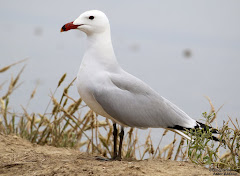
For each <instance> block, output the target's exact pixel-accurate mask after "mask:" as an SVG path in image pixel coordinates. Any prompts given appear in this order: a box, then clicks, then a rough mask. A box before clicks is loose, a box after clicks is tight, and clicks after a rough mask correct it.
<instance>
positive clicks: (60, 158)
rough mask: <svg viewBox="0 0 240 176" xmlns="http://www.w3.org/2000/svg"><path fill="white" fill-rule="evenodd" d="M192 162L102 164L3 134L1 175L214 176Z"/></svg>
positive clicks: (88, 157)
mask: <svg viewBox="0 0 240 176" xmlns="http://www.w3.org/2000/svg"><path fill="white" fill-rule="evenodd" d="M213 174H214V172H210V171H209V170H208V169H206V168H203V167H200V166H197V165H194V164H192V163H189V162H177V161H170V160H144V161H131V162H130V161H98V160H95V157H94V156H90V155H87V154H84V153H81V152H79V151H77V150H73V149H65V148H55V147H51V146H39V145H36V144H31V143H30V142H28V141H27V140H24V139H22V138H20V137H17V136H11V135H8V136H6V135H3V134H0V175H14V176H15V175H26V176H28V175H31V176H32V175H38V176H40V175H41V176H43V175H99V176H100V175H101V176H106V175H123V176H125V175H196V176H198V175H213Z"/></svg>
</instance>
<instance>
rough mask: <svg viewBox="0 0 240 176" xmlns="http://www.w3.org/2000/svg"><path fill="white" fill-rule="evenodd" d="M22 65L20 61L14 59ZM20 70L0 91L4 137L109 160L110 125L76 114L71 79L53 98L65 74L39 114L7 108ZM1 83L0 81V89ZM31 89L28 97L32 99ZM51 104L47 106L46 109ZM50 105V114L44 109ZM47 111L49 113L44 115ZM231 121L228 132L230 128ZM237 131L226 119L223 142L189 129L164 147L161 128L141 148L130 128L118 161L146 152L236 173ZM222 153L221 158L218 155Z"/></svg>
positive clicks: (79, 102)
mask: <svg viewBox="0 0 240 176" xmlns="http://www.w3.org/2000/svg"><path fill="white" fill-rule="evenodd" d="M20 62H23V61H20ZM20 62H18V63H14V64H11V65H9V66H6V67H4V68H2V69H0V73H2V72H6V71H8V70H9V69H10V68H11V67H12V66H14V65H16V64H19V63H20ZM24 67H25V66H23V68H22V69H21V70H20V71H19V73H18V74H17V76H16V77H12V79H11V81H10V82H9V86H8V89H7V91H6V92H0V132H1V133H4V134H11V133H14V134H16V135H18V136H21V137H22V138H25V139H28V140H29V141H31V142H32V143H37V144H40V145H45V144H47V145H51V146H56V147H71V148H76V149H80V150H81V151H85V152H86V153H90V154H97V155H102V156H105V157H111V156H112V152H111V151H113V142H112V141H113V140H112V131H113V128H112V123H111V121H109V120H107V119H106V120H104V121H99V120H98V119H97V114H95V113H94V112H93V111H92V110H89V111H88V112H86V113H85V114H84V115H82V113H81V112H82V108H84V107H85V105H84V104H83V102H82V100H81V98H80V99H77V100H75V99H73V98H72V97H70V96H69V95H68V91H69V90H70V88H71V85H72V84H73V82H74V80H73V81H72V82H71V83H70V84H69V85H68V86H67V87H65V88H64V89H63V90H62V95H61V97H60V98H59V100H58V99H57V98H56V97H55V93H56V91H61V88H60V87H61V84H62V82H63V81H64V80H65V78H66V74H64V75H63V76H62V78H61V79H60V80H59V82H58V84H57V86H56V90H55V91H54V93H53V94H52V96H51V100H50V102H49V104H48V105H47V107H46V110H45V112H44V113H31V114H29V113H28V112H27V110H26V108H24V107H22V113H19V114H16V113H14V112H12V111H11V110H10V108H9V101H10V98H11V94H12V93H13V92H14V91H15V90H16V89H17V87H19V86H20V85H21V84H19V79H20V76H21V73H22V72H23V70H24ZM5 84H6V82H3V83H0V90H2V89H1V88H2V87H3V86H5ZM35 92H36V88H35V89H34V90H33V92H32V93H31V95H30V99H29V102H28V104H29V103H30V101H31V99H33V98H34V95H35ZM209 103H210V105H211V112H210V113H209V114H207V113H203V117H205V120H206V124H208V125H210V124H211V123H212V122H213V121H214V120H215V119H216V117H217V112H218V111H215V108H214V106H213V105H212V103H211V101H210V99H209ZM50 104H52V105H53V106H50ZM49 107H52V110H48V109H49ZM47 112H50V113H47ZM229 123H231V124H232V125H233V126H234V128H230V127H229V126H228V124H229ZM239 130H240V127H239V123H238V121H237V119H236V120H235V121H234V120H232V119H231V118H230V117H229V120H228V121H227V122H225V123H224V124H223V125H222V127H221V128H219V131H220V132H221V134H220V135H219V138H220V139H221V141H223V140H224V141H225V143H223V142H220V143H218V142H213V141H212V140H210V139H208V138H209V136H211V132H210V131H208V132H206V133H204V132H202V131H197V132H193V131H190V132H189V135H192V137H193V138H194V139H195V140H194V141H192V142H186V141H185V140H184V139H183V138H181V140H180V141H177V139H176V137H175V136H174V138H173V140H172V142H171V143H170V144H168V145H166V146H164V147H162V148H161V147H160V146H161V141H162V138H164V136H165V135H166V133H168V130H165V131H164V133H163V135H162V138H161V140H160V142H159V144H158V146H157V148H156V149H154V147H153V143H152V140H151V135H150V132H149V134H148V136H147V138H146V140H145V143H144V144H143V145H139V140H138V132H137V129H133V128H130V130H129V131H128V133H127V135H125V138H124V143H123V157H124V158H129V159H136V158H138V159H143V158H145V157H146V154H147V155H148V156H149V158H165V159H172V160H188V159H189V160H191V161H192V162H194V163H196V164H198V165H204V166H206V167H209V168H223V169H232V170H235V171H238V172H240V162H239V160H240V156H239V155H240V150H239V145H240V131H239ZM221 151H224V154H221V155H220V153H221Z"/></svg>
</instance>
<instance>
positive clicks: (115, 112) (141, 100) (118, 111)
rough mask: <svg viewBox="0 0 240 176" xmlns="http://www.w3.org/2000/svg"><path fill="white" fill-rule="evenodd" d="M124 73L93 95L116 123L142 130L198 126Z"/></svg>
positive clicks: (175, 107) (95, 91) (169, 103)
mask: <svg viewBox="0 0 240 176" xmlns="http://www.w3.org/2000/svg"><path fill="white" fill-rule="evenodd" d="M123 73H124V74H112V75H111V76H110V77H109V78H110V81H109V83H108V84H106V85H104V86H99V87H98V89H96V90H94V92H93V96H94V97H95V99H96V101H97V102H98V103H99V104H100V105H101V106H102V108H103V109H104V111H105V112H106V113H108V114H109V115H110V116H111V117H112V118H114V119H116V121H119V122H121V123H122V124H124V125H127V126H131V127H139V128H147V127H162V128H168V127H174V126H175V125H179V126H182V127H188V128H192V127H194V126H195V125H196V122H195V120H193V119H192V118H190V117H189V116H188V115H187V114H186V113H184V112H183V111H182V110H180V109H179V108H178V107H177V106H175V105H174V104H172V103H171V102H170V101H168V100H166V99H165V98H163V97H161V96H160V95H159V94H158V93H156V92H155V91H154V90H152V89H151V88H150V87H149V86H148V85H146V84H145V83H144V82H142V81H141V80H139V79H138V78H136V77H134V76H132V75H130V74H128V73H126V72H123Z"/></svg>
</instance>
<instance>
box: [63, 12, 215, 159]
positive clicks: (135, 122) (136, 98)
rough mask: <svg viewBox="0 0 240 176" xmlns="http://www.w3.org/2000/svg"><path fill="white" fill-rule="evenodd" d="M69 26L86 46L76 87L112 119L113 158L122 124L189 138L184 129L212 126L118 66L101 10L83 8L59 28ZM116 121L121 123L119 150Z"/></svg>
mask: <svg viewBox="0 0 240 176" xmlns="http://www.w3.org/2000/svg"><path fill="white" fill-rule="evenodd" d="M72 29H76V30H80V31H82V32H84V33H86V35H87V49H86V51H85V54H84V56H83V59H82V63H81V65H80V68H79V72H78V75H77V89H78V92H79V94H80V96H81V98H82V100H83V101H84V102H85V103H86V104H87V106H88V107H89V108H90V109H92V110H93V111H94V112H96V113H97V114H99V115H101V116H104V117H106V118H108V119H111V120H112V121H113V140H114V147H113V150H114V151H113V155H112V156H113V157H112V159H113V160H121V151H122V142H123V137H124V127H136V128H165V129H169V130H171V131H173V132H176V133H178V134H179V135H181V136H183V137H184V138H186V139H188V140H192V139H191V138H190V137H189V136H188V135H186V134H185V133H183V131H186V130H189V129H197V128H200V129H205V130H206V129H207V128H209V129H211V127H208V126H206V125H205V124H202V123H200V122H198V121H196V120H194V119H192V118H191V117H189V116H188V115H187V114H186V113H185V112H183V111H182V110H181V109H180V108H178V107H177V106H176V105H175V104H173V103H171V102H170V101H169V100H167V99H166V98H164V97H162V96H161V95H159V94H158V93H157V92H156V91H154V90H153V89H152V88H151V87H150V86H148V85H147V84H146V83H144V82H143V81H141V80H140V79H138V78H136V77H135V76H133V75H131V74H129V73H128V72H126V71H124V70H123V69H122V68H121V66H120V65H119V64H118V61H117V59H116V56H115V54H114V50H113V46H112V41H111V30H110V23H109V20H108V18H107V16H106V15H105V14H104V13H103V12H101V11H99V10H90V11H86V12H84V13H82V14H81V15H80V16H79V17H78V18H77V19H76V20H75V21H72V22H70V23H67V24H65V25H64V26H63V27H62V28H61V32H64V31H69V30H72ZM116 124H119V125H121V132H120V133H119V138H120V140H119V150H118V152H117V137H118V130H117V126H116ZM213 132H215V133H216V132H217V130H216V129H214V130H213ZM214 139H215V140H217V138H214Z"/></svg>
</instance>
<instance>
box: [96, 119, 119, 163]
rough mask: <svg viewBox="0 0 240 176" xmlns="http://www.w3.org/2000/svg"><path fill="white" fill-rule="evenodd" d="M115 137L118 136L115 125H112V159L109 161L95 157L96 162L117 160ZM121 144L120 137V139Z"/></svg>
mask: <svg viewBox="0 0 240 176" xmlns="http://www.w3.org/2000/svg"><path fill="white" fill-rule="evenodd" d="M120 134H121V133H120ZM117 136H118V130H117V125H116V123H113V157H112V158H111V159H110V160H109V159H106V158H103V157H96V160H100V161H111V160H118V154H117ZM120 142H121V137H120Z"/></svg>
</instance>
